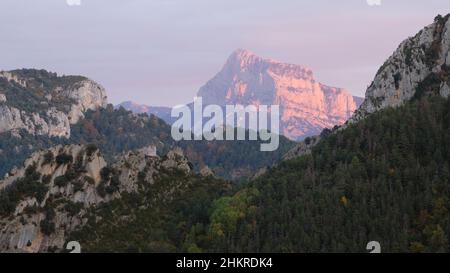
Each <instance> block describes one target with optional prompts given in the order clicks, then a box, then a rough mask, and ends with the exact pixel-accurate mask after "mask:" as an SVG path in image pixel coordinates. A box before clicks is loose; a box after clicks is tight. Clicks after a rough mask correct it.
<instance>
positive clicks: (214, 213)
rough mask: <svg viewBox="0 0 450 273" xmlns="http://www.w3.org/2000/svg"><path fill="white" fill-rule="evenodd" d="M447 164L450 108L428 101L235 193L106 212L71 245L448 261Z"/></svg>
mask: <svg viewBox="0 0 450 273" xmlns="http://www.w3.org/2000/svg"><path fill="white" fill-rule="evenodd" d="M449 162H450V99H443V98H439V97H433V98H422V99H420V100H415V101H412V102H409V103H407V104H406V105H404V106H402V107H399V108H396V109H393V108H389V109H385V110H382V111H380V112H378V113H375V114H374V115H371V116H370V117H368V118H367V119H365V120H363V121H361V122H359V123H357V124H354V125H350V126H348V127H347V128H345V129H343V130H340V131H338V132H336V133H334V134H331V135H329V136H328V137H326V138H325V139H323V140H322V141H321V142H320V143H319V144H318V145H317V146H316V147H315V148H314V150H313V152H312V154H311V155H307V156H302V157H299V158H296V159H292V160H289V161H284V162H282V163H280V164H279V165H278V166H276V167H274V168H272V169H270V170H269V172H268V173H267V174H266V175H264V176H262V177H260V178H258V179H256V180H254V181H250V182H249V183H248V184H247V185H246V186H245V187H244V188H241V189H240V190H237V192H236V189H235V190H232V189H231V188H230V187H231V185H230V184H227V183H225V182H217V180H215V179H213V178H212V177H209V178H202V179H200V180H198V179H199V178H189V179H187V181H193V182H192V183H191V182H189V183H188V185H189V187H188V188H189V190H188V191H185V192H180V193H179V195H177V196H176V198H172V199H170V200H168V201H167V202H165V203H158V202H157V203H151V204H153V205H151V209H150V208H147V209H144V210H139V209H137V210H134V209H132V208H133V207H132V206H131V203H129V202H128V201H126V200H127V199H123V200H121V201H118V203H117V204H116V203H114V204H111V205H108V206H110V207H108V209H103V210H100V211H101V212H102V213H105V216H104V217H105V219H107V221H100V222H98V223H96V222H95V221H94V222H90V224H89V225H88V226H86V227H85V228H84V229H83V230H81V231H79V232H77V233H75V234H73V236H72V237H73V239H77V240H79V241H80V242H83V241H86V242H89V243H88V244H87V248H86V251H99V250H102V251H107V250H116V251H127V250H128V251H157V252H159V251H187V252H203V251H208V252H222V251H225V252H366V249H365V248H366V244H367V243H368V242H369V241H379V242H380V243H381V247H382V251H383V252H446V251H448V250H449V248H448V243H449V235H450V222H449V220H450V214H449V212H448V209H449V205H450V203H449V190H450V187H449V186H450V183H449V182H450V165H449ZM192 179H193V180H192ZM178 180H180V178H179V177H178V178H177V177H170V176H169V177H166V178H165V179H164V180H161V182H160V183H161V184H158V185H160V186H161V187H170V185H172V183H175V182H170V181H178ZM207 181H209V182H207ZM217 185H222V186H220V187H218V186H217ZM157 189H158V188H154V189H153V191H152V192H151V193H146V194H155V192H154V190H156V191H157ZM165 191H167V188H166V190H165ZM233 191H235V193H234V194H233ZM143 196H145V195H141V197H139V198H141V199H139V198H138V200H141V201H142V200H148V199H145V198H149V197H145V198H144V197H143ZM142 198H144V199H142ZM136 202H139V201H136ZM137 207H138V205H136V207H135V208H137ZM111 211H112V213H111ZM100 215H102V214H100ZM121 215H122V216H124V215H128V216H129V217H127V219H132V220H129V221H128V220H123V219H124V218H123V217H120V216H121ZM93 230H95V233H94V232H92V231H93ZM155 230H156V231H158V230H159V232H155ZM150 234H151V236H150ZM155 234H156V235H157V236H156V235H155ZM149 236H150V237H149Z"/></svg>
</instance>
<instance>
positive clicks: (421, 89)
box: [350, 15, 450, 122]
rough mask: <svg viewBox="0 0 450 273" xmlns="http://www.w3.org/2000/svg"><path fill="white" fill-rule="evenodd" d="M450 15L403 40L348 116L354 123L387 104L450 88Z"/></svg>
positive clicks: (444, 93) (388, 105)
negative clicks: (359, 105) (357, 107)
mask: <svg viewBox="0 0 450 273" xmlns="http://www.w3.org/2000/svg"><path fill="white" fill-rule="evenodd" d="M449 86H450V15H447V16H445V17H442V16H437V17H436V18H435V21H434V23H433V24H431V25H429V26H427V27H425V28H424V29H423V30H421V31H420V32H419V33H417V34H416V35H415V36H414V37H412V38H409V39H407V40H405V41H404V42H402V43H401V44H400V46H399V47H398V49H397V50H396V51H395V52H394V54H392V56H391V57H389V59H388V60H387V61H386V62H385V63H384V64H383V66H382V67H381V68H380V69H379V70H378V72H377V74H376V76H375V79H374V80H373V82H372V84H371V85H370V87H369V88H368V89H367V91H366V98H365V100H364V102H363V104H362V105H361V107H360V108H359V109H358V111H357V112H356V113H355V115H354V116H353V117H352V118H351V119H350V122H356V121H358V120H360V119H362V118H364V117H365V116H367V115H369V114H371V113H373V112H375V111H378V110H380V109H383V108H386V107H396V106H399V105H402V104H403V103H404V102H406V101H409V100H410V99H412V98H414V97H420V96H423V95H427V94H440V95H442V96H445V97H446V96H448V95H449V93H450V92H449V90H450V87H449Z"/></svg>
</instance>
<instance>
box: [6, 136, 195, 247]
mask: <svg viewBox="0 0 450 273" xmlns="http://www.w3.org/2000/svg"><path fill="white" fill-rule="evenodd" d="M153 151H154V148H153V147H149V148H146V149H141V150H138V151H130V152H127V153H125V154H123V155H120V156H118V158H116V160H115V163H113V164H111V165H107V163H106V161H105V160H104V159H103V157H102V155H101V154H100V152H99V150H98V149H97V148H96V147H94V146H92V145H89V146H83V145H67V146H56V147H54V148H52V149H49V150H47V151H40V152H36V153H34V154H33V155H32V156H31V157H30V158H29V159H27V160H26V162H25V164H24V167H23V168H21V169H19V170H14V171H12V172H10V174H8V175H7V177H6V178H5V179H3V180H0V200H2V202H1V203H0V252H49V251H58V252H60V251H63V250H64V246H65V243H67V238H68V236H69V234H70V233H71V232H72V231H74V230H76V229H78V228H81V227H82V226H83V225H84V224H86V222H87V221H88V216H89V215H88V211H89V209H90V208H93V207H96V206H98V205H100V204H101V203H105V202H110V201H111V200H114V199H116V198H121V196H122V194H123V193H125V192H127V193H131V192H138V191H139V189H140V188H141V187H151V185H152V184H153V182H154V178H155V176H156V175H157V174H158V173H160V172H170V171H172V170H174V169H176V170H177V171H181V172H184V173H190V172H191V167H190V164H189V162H188V161H187V159H186V158H185V157H184V155H183V154H182V152H181V151H179V150H175V151H171V152H169V153H168V154H167V155H166V156H164V157H163V158H159V157H157V156H155V155H154V153H153Z"/></svg>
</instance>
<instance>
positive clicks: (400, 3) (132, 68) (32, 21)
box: [0, 0, 450, 106]
mask: <svg viewBox="0 0 450 273" xmlns="http://www.w3.org/2000/svg"><path fill="white" fill-rule="evenodd" d="M70 1H74V0H70ZM371 1H373V2H377V1H378V0H371ZM81 2H82V3H81V5H80V6H69V5H68V4H67V3H66V0H1V1H0V35H1V38H0V70H10V69H16V68H43V69H47V70H51V71H53V72H58V73H59V74H77V75H84V76H87V77H89V78H92V79H94V80H96V81H97V82H99V83H101V84H102V85H103V86H105V88H106V89H107V91H108V96H109V98H110V101H111V102H113V103H119V102H121V101H125V100H133V101H137V102H139V103H145V104H150V105H167V106H170V105H174V104H178V103H184V102H188V101H190V100H192V98H193V96H194V95H195V93H196V92H197V90H198V89H199V87H200V86H201V85H203V84H204V83H205V82H206V81H207V80H209V79H210V78H211V77H212V76H214V74H215V73H217V72H218V71H219V70H220V69H221V67H222V65H223V64H224V62H225V60H226V58H227V57H228V55H230V54H231V52H232V51H234V50H235V49H237V48H246V49H249V50H251V51H253V52H255V53H256V54H258V55H260V56H262V57H266V58H272V59H278V60H280V61H283V62H288V63H295V64H301V65H305V66H308V67H311V68H312V69H313V71H314V73H315V75H316V78H317V79H318V80H319V81H320V82H322V83H324V84H328V85H333V86H338V87H345V88H347V89H348V90H349V91H350V92H351V93H352V94H354V95H359V96H363V95H364V92H365V89H366V87H367V85H368V84H369V83H370V82H371V80H372V79H373V76H374V74H375V72H376V71H377V69H378V67H379V66H380V65H381V64H382V63H383V62H384V60H385V59H386V58H387V57H388V56H389V55H390V54H392V52H393V51H394V50H395V49H396V48H397V46H398V44H399V43H400V42H401V41H402V40H404V39H405V38H407V37H408V36H412V35H414V34H415V33H416V32H417V31H419V30H420V29H421V28H422V27H424V26H425V25H428V24H430V23H432V21H433V18H434V17H435V16H436V15H437V14H438V13H440V14H446V13H449V12H450V1H449V0H382V4H381V5H380V6H369V5H368V4H367V2H366V0H340V1H337V0H309V1H306V0H81Z"/></svg>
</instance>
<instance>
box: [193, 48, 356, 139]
mask: <svg viewBox="0 0 450 273" xmlns="http://www.w3.org/2000/svg"><path fill="white" fill-rule="evenodd" d="M198 96H199V97H202V98H203V102H204V104H206V105H208V104H217V105H222V106H223V105H227V104H241V105H255V106H259V105H280V107H281V108H280V109H281V115H282V116H281V119H282V120H281V123H282V124H281V127H282V128H281V129H282V134H283V135H285V136H287V137H289V138H291V139H302V138H304V137H306V136H310V135H315V134H318V133H320V132H321V130H322V129H323V128H326V127H333V126H335V125H338V124H342V123H343V122H345V121H346V120H347V118H349V117H350V116H351V115H352V113H353V112H354V110H356V108H357V106H358V104H357V102H356V100H355V98H354V97H352V96H351V95H350V94H348V92H346V91H345V90H344V89H341V88H335V87H329V86H326V85H323V84H321V83H319V82H318V81H316V80H315V78H314V75H313V72H312V70H311V69H309V68H307V67H304V66H301V65H295V64H287V63H282V62H279V61H276V60H273V59H264V58H262V57H259V56H257V55H256V54H255V53H253V52H251V51H249V50H246V49H237V50H235V51H234V52H233V53H232V54H231V56H230V57H229V58H228V60H227V62H226V64H225V65H224V67H223V68H222V70H221V71H220V72H219V73H218V74H217V75H216V76H215V77H214V78H213V79H211V80H210V81H209V82H207V83H206V84H205V85H204V86H203V87H202V88H200V90H199V92H198Z"/></svg>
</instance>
